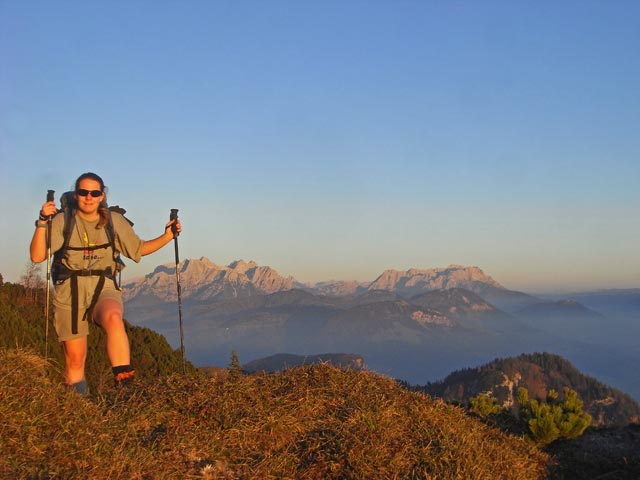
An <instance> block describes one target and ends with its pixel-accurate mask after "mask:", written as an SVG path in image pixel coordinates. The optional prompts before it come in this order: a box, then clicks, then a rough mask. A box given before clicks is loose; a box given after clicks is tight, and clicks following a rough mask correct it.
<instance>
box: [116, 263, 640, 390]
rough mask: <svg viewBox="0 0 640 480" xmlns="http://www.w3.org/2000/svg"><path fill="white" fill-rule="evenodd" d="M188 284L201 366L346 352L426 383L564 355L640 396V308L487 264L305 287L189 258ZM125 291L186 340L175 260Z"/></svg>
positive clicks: (185, 292) (133, 312)
mask: <svg viewBox="0 0 640 480" xmlns="http://www.w3.org/2000/svg"><path fill="white" fill-rule="evenodd" d="M180 279H181V287H182V302H183V317H184V328H185V345H186V351H187V354H188V356H189V358H190V360H191V361H193V362H194V363H195V364H197V365H224V364H226V363H227V361H228V358H229V353H230V352H231V350H235V351H236V352H237V353H238V355H239V356H240V358H241V360H242V362H243V363H247V362H249V361H251V360H253V359H257V358H262V357H268V356H271V355H275V354H281V353H288V354H294V355H301V356H310V355H314V354H317V353H318V352H331V351H333V352H339V351H340V352H351V353H354V354H358V355H361V356H363V357H364V359H365V362H366V364H367V366H368V367H369V368H372V369H373V370H376V371H378V372H380V373H383V374H387V375H390V376H393V377H395V378H399V379H403V380H406V381H409V382H412V383H426V382H430V381H435V380H437V379H439V378H444V377H445V376H446V375H447V374H449V373H450V372H451V371H453V370H456V369H461V368H466V367H470V366H474V365H480V364H482V363H485V362H488V361H490V360H492V359H494V358H496V356H514V355H519V354H522V353H527V352H529V353H530V352H554V353H558V354H561V355H563V356H565V357H567V358H568V359H569V360H570V361H572V362H573V363H574V364H576V366H578V367H579V368H580V369H581V370H582V371H585V372H586V373H588V374H590V375H593V376H595V377H597V378H599V379H602V380H603V381H606V382H607V383H610V384H612V385H614V386H615V387H618V388H621V389H622V390H624V391H626V392H628V393H631V394H632V395H634V396H636V398H640V384H639V382H638V379H637V376H636V375H635V374H634V369H633V365H635V364H637V362H638V361H639V360H640V351H638V349H637V344H636V349H634V348H633V346H632V345H630V344H629V343H628V342H629V333H630V331H631V332H634V331H635V332H638V327H637V325H634V324H633V323H632V322H631V321H630V320H629V315H631V316H633V315H637V316H636V318H640V308H638V309H635V310H633V309H627V310H625V311H626V312H627V313H626V314H625V315H626V316H624V318H625V320H624V321H623V320H621V319H620V318H621V317H620V316H616V317H610V316H608V315H604V314H601V313H599V312H597V311H595V310H593V309H592V308H589V307H588V306H587V305H583V304H581V303H579V302H578V301H575V300H569V299H559V298H546V297H545V298H540V297H538V296H533V295H529V294H527V293H524V292H518V291H513V290H509V289H508V288H506V287H504V286H502V285H500V284H499V283H498V282H496V281H495V280H494V279H493V278H491V277H490V276H489V275H487V274H485V273H484V272H483V271H482V270H481V269H480V268H479V267H475V266H467V267H465V266H460V265H449V266H448V267H445V268H434V269H415V268H414V269H409V270H406V271H399V270H386V271H384V272H383V273H381V274H380V275H379V276H378V277H377V278H376V279H374V280H373V281H372V282H369V283H360V282H342V281H336V282H320V283H317V284H304V283H302V282H299V281H297V280H296V279H294V278H292V277H284V276H281V275H280V274H278V272H277V271H275V270H274V269H272V268H270V267H267V266H259V265H257V264H256V263H255V262H244V261H242V260H238V261H235V262H233V263H231V264H229V265H227V266H219V265H216V264H215V263H213V262H211V261H210V260H208V259H206V258H200V259H194V260H185V261H183V262H182V263H181V265H180ZM124 296H125V299H126V310H125V313H126V317H127V319H128V320H129V321H131V322H132V323H134V324H137V325H142V326H147V327H150V328H153V329H154V330H157V331H159V332H160V333H162V334H163V335H165V336H166V337H167V338H168V339H169V340H170V342H171V343H172V344H173V345H176V343H177V342H176V340H177V339H178V338H179V336H178V322H177V306H176V303H175V300H176V277H175V266H170V265H164V266H159V267H157V268H156V269H155V270H154V271H153V272H152V273H150V274H149V275H147V276H146V277H144V278H142V279H138V280H136V281H132V282H129V283H128V284H127V285H125V287H124ZM620 298H627V297H626V296H624V295H622V297H620ZM618 313H620V312H618ZM621 325H624V326H625V327H626V331H625V332H624V334H623V332H622V330H621V328H622V327H621ZM634 328H635V330H634ZM630 329H631V330H630ZM616 332H620V334H617V333H616ZM638 333H639V334H640V332H638ZM622 337H624V339H622ZM636 338H637V337H636ZM625 342H627V343H625ZM621 345H625V348H620V346H621Z"/></svg>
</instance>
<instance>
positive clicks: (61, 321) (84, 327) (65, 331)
mask: <svg viewBox="0 0 640 480" xmlns="http://www.w3.org/2000/svg"><path fill="white" fill-rule="evenodd" d="M64 283H65V284H66V283H68V281H66V282H64ZM78 283H80V282H78ZM91 283H93V282H91ZM79 286H80V285H79ZM86 286H87V287H89V285H86ZM61 287H62V288H61ZM64 287H65V285H64V284H63V285H59V286H57V287H56V290H57V292H56V293H63V292H64V293H63V295H64V296H65V297H66V292H65V290H66V289H65V288H64ZM91 287H93V288H95V284H94V285H91ZM79 290H80V294H79V297H80V298H79V301H78V333H76V334H73V333H71V297H70V295H69V297H68V299H69V303H68V304H61V302H60V301H59V298H60V297H59V296H57V298H56V300H58V301H55V300H54V307H55V308H54V315H53V318H54V320H53V322H54V326H55V329H56V333H57V334H58V340H59V341H61V342H66V341H67V340H74V339H76V338H82V337H86V336H87V335H89V322H93V321H94V319H93V318H85V312H86V311H87V308H88V307H89V305H90V301H87V300H88V299H89V298H91V297H92V295H93V293H92V292H93V290H90V292H88V293H91V295H89V294H83V293H82V291H83V288H82V286H80V288H79ZM86 290H89V289H86ZM65 300H66V298H65ZM103 300H115V301H117V302H119V303H120V304H122V292H120V291H119V290H116V289H115V286H114V285H113V281H112V280H109V279H106V282H105V284H104V287H103V288H102V291H101V292H100V297H99V298H98V301H97V302H96V306H95V308H94V309H93V310H94V312H95V311H96V310H97V309H98V306H99V305H100V302H102V301H103ZM65 303H66V302H65Z"/></svg>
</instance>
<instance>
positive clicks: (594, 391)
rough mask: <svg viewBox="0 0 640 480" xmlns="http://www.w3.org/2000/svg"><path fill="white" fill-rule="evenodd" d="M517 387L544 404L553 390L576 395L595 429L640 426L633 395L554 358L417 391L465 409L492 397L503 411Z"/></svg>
mask: <svg viewBox="0 0 640 480" xmlns="http://www.w3.org/2000/svg"><path fill="white" fill-rule="evenodd" d="M519 387H524V388H526V389H527V390H528V391H529V394H530V396H531V397H532V398H541V399H544V398H546V396H547V393H548V392H549V390H555V391H557V392H562V389H563V388H564V387H569V388H571V389H573V390H575V391H576V392H578V395H579V396H580V398H581V399H582V400H583V401H584V409H585V411H586V412H588V413H589V414H590V415H591V416H592V418H593V423H594V425H604V424H606V425H626V424H628V423H630V422H636V423H637V422H638V421H639V420H640V405H639V404H638V402H636V401H635V400H633V398H631V397H630V396H629V395H627V394H625V393H623V392H621V391H620V390H617V389H615V388H612V387H609V386H607V385H605V384H603V383H601V382H599V381H598V380H596V379H595V378H592V377H589V376H588V375H584V374H582V373H581V372H580V371H579V370H578V369H577V368H575V367H574V366H573V365H572V364H571V362H569V361H568V360H566V359H565V358H563V357H561V356H560V355H554V354H550V353H534V354H523V355H519V356H518V357H511V358H500V359H496V360H494V361H492V362H489V363H487V364H485V365H482V366H480V367H477V368H468V369H464V370H459V371H456V372H453V373H451V374H450V375H448V376H447V377H446V378H445V379H444V380H442V381H441V382H435V383H432V384H429V385H426V386H423V387H417V388H416V389H417V390H419V391H423V392H424V393H427V394H429V395H432V396H435V397H439V398H442V399H444V400H446V401H455V402H459V403H463V404H466V403H468V401H469V398H470V397H474V396H476V395H478V394H479V393H485V392H490V393H491V395H492V396H494V397H495V398H496V399H498V400H499V401H500V402H501V404H502V405H504V406H506V407H510V406H512V405H513V402H514V398H515V397H516V394H517V389H518V388H519Z"/></svg>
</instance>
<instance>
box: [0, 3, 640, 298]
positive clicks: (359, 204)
mask: <svg viewBox="0 0 640 480" xmlns="http://www.w3.org/2000/svg"><path fill="white" fill-rule="evenodd" d="M639 24H640V3H638V2H635V1H611V2H602V1H563V2H552V1H549V2H545V1H540V2H524V1H506V0H505V1H481V2H477V1H323V2H311V1H273V2H263V1H246V2H228V1H225V2H222V1H218V2H216V1H184V2H178V1H169V0H167V1H134V2H125V1H113V2H98V1H95V2H94V1H92V2H80V1H60V2H47V1H42V2H36V1H31V0H21V1H18V0H2V1H0V174H1V179H0V200H1V202H2V206H3V210H4V212H3V213H4V225H5V235H3V238H2V248H1V249H0V273H2V274H3V276H4V277H5V279H6V280H9V281H17V280H18V279H19V277H20V275H21V273H22V272H23V271H24V268H25V265H26V264H27V262H28V244H29V241H30V238H31V235H32V232H33V220H34V219H35V218H36V216H37V212H38V208H39V206H40V205H41V203H42V201H43V199H44V197H45V194H46V190H47V189H54V190H56V192H57V194H58V196H57V198H58V197H59V193H61V192H63V191H65V190H68V189H69V188H70V187H71V185H72V183H73V181H74V180H75V178H76V177H77V176H78V175H80V174H81V173H83V172H85V171H95V172H97V173H99V174H100V175H102V177H103V178H104V179H105V181H106V183H107V185H108V186H109V187H110V197H109V200H110V203H111V204H120V205H122V206H124V207H125V208H126V209H127V211H128V216H129V217H130V218H131V219H132V220H133V221H134V222H135V224H136V225H135V227H136V230H137V232H138V233H139V235H140V236H142V237H143V238H151V237H154V236H156V235H158V234H160V233H161V232H162V228H163V225H164V222H165V221H166V219H167V217H168V214H169V210H170V209H171V208H178V209H180V217H181V219H182V222H183V225H184V230H185V231H184V234H183V236H182V237H180V253H181V257H182V258H198V257H201V256H205V257H208V258H209V259H211V260H212V261H214V262H216V263H219V264H228V263H230V262H231V261H233V260H236V259H240V258H242V259H245V260H255V261H256V262H258V263H260V264H263V265H270V266H272V267H274V268H275V269H277V270H278V271H279V272H280V273H281V274H283V275H292V276H294V277H296V278H297V279H299V280H302V281H318V280H328V279H343V280H348V279H357V280H361V281H369V280H373V279H374V278H375V277H376V276H377V275H379V274H380V273H382V271H383V270H385V269H388V268H394V269H407V268H411V267H416V268H432V267H443V266H446V265H448V264H452V263H453V264H464V265H477V266H479V267H481V268H482V269H483V270H484V271H485V272H486V273H487V274H489V275H491V276H493V277H494V278H495V279H496V280H497V281H499V282H501V283H503V284H504V285H505V286H507V287H509V288H513V289H520V290H525V291H537V292H540V291H548V290H554V289H561V290H580V289H586V288H611V287H640V255H639V254H638V247H637V245H638V238H639V237H640V226H639V222H638V211H639V208H638V207H640V189H638V183H639V182H638V180H639V179H640V175H639V174H640V161H639V160H640V135H638V126H639V125H640V60H639V58H638V55H637V53H638V51H639V50H640V28H638V25H639ZM9 231H10V232H11V234H7V232H9ZM172 261H173V248H170V247H167V248H165V249H164V250H163V251H161V252H158V253H156V254H154V255H153V256H150V257H145V258H144V259H143V261H142V263H141V264H140V265H132V262H128V264H129V268H128V269H127V272H128V277H129V278H131V277H134V276H138V275H142V274H145V273H148V272H149V271H151V270H152V269H153V268H154V267H155V266H156V265H158V264H161V263H168V262H172Z"/></svg>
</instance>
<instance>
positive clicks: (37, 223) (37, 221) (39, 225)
mask: <svg viewBox="0 0 640 480" xmlns="http://www.w3.org/2000/svg"><path fill="white" fill-rule="evenodd" d="M46 227H47V222H44V223H40V219H37V220H36V228H46Z"/></svg>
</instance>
